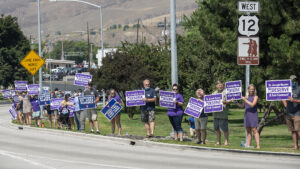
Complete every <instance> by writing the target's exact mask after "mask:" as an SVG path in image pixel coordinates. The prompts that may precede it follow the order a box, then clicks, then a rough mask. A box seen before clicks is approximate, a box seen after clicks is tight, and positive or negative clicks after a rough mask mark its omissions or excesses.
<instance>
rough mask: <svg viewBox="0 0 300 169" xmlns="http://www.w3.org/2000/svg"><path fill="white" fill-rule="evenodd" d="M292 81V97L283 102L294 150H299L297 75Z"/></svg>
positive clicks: (293, 76)
mask: <svg viewBox="0 0 300 169" xmlns="http://www.w3.org/2000/svg"><path fill="white" fill-rule="evenodd" d="M290 79H291V81H292V97H289V98H288V100H283V101H282V102H283V104H284V106H285V107H286V113H287V114H286V124H287V127H288V130H289V131H290V132H292V138H293V142H294V149H295V150H299V146H298V140H299V139H300V86H298V84H297V82H296V79H297V77H296V76H295V75H291V76H290Z"/></svg>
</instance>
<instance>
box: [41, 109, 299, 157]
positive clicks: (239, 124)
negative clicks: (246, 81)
mask: <svg viewBox="0 0 300 169" xmlns="http://www.w3.org/2000/svg"><path fill="white" fill-rule="evenodd" d="M155 113H156V120H155V124H156V125H155V136H168V135H170V132H171V131H172V127H171V124H170V122H169V119H168V116H167V115H166V109H165V108H162V107H156V109H155ZM98 115H99V116H98V121H99V128H100V132H101V135H109V134H111V124H110V121H108V120H107V119H106V118H105V116H103V115H102V113H100V109H99V110H98ZM243 116H244V110H243V109H230V111H229V144H230V145H229V146H215V144H216V134H215V133H214V132H213V117H212V116H209V118H208V125H207V128H208V130H207V143H206V145H199V144H195V141H184V142H179V141H174V140H160V141H159V142H164V143H172V144H182V145H193V146H204V147H216V148H230V149H247V150H248V148H243V147H241V146H240V145H241V141H244V140H245V128H244V125H243ZM262 116H263V113H259V117H262ZM185 118H186V119H188V118H189V117H188V116H186V115H184V117H183V121H184V119H185ZM121 124H122V135H125V134H126V133H128V135H137V136H145V135H146V131H145V127H144V124H143V123H141V121H140V114H139V112H137V113H136V114H135V115H134V117H133V119H132V120H130V119H129V118H128V115H127V114H125V113H124V112H122V114H121ZM45 127H48V122H47V121H45ZM182 127H183V130H184V131H186V133H187V136H189V126H188V124H187V123H182ZM89 131H90V129H89V125H88V122H87V121H86V132H89ZM116 133H117V129H116ZM260 142H261V149H260V150H261V151H275V152H295V153H300V151H295V150H293V142H292V138H291V133H290V132H289V131H288V130H287V127H286V125H276V124H273V125H270V126H266V127H264V129H263V131H262V133H261V136H260ZM222 143H224V137H223V135H222ZM252 146H256V143H255V140H254V138H253V140H252ZM252 150H256V149H252Z"/></svg>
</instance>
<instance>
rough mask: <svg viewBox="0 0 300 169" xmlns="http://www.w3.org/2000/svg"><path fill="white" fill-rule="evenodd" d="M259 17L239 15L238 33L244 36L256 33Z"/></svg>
mask: <svg viewBox="0 0 300 169" xmlns="http://www.w3.org/2000/svg"><path fill="white" fill-rule="evenodd" d="M258 21H259V19H258V18H257V16H240V17H239V27H238V30H239V34H240V35H244V36H248V37H249V36H255V35H257V34H258V31H259V27H258Z"/></svg>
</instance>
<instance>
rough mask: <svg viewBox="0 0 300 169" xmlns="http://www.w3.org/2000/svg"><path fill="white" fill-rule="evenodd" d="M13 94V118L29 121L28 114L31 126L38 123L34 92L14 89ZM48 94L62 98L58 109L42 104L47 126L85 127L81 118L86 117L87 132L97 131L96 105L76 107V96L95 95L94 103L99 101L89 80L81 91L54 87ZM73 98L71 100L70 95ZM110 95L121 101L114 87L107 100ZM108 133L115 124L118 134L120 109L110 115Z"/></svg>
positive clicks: (38, 116)
mask: <svg viewBox="0 0 300 169" xmlns="http://www.w3.org/2000/svg"><path fill="white" fill-rule="evenodd" d="M16 95H17V96H15V97H16V98H13V100H12V102H13V104H14V108H15V110H16V111H17V113H18V114H17V118H16V119H17V120H18V121H19V122H20V123H21V124H25V125H31V123H32V121H31V120H32V118H33V119H34V120H35V126H38V127H41V126H42V124H43V123H41V114H42V112H41V109H40V105H39V100H38V95H28V94H27V92H26V91H25V92H17V93H16ZM50 95H51V98H64V100H63V101H62V103H61V106H60V107H59V108H58V109H55V110H51V106H50V105H49V104H45V105H44V106H43V107H44V111H45V113H47V116H48V124H49V127H50V128H62V127H64V126H66V127H67V128H69V129H72V130H74V129H75V124H76V127H77V130H79V131H85V121H86V119H87V120H88V123H89V127H90V132H91V133H94V132H96V133H97V134H100V131H99V125H98V119H97V117H98V113H97V111H96V108H92V109H86V110H81V109H80V107H79V99H78V97H79V96H90V95H92V96H95V104H96V103H98V102H99V93H98V91H97V90H96V89H95V88H93V85H92V83H89V84H88V87H87V88H86V90H84V91H83V92H82V90H81V89H78V90H77V91H76V90H74V92H73V93H65V92H64V91H60V90H58V89H55V90H54V91H52V92H51V93H50ZM71 98H73V102H71V101H70V99H71ZM111 99H116V100H117V102H119V103H120V104H121V103H122V101H121V99H120V97H119V96H117V95H116V92H115V90H113V89H111V90H110V95H109V97H108V101H110V100H111ZM71 106H73V107H74V111H72V110H71V108H70V107H71ZM111 124H112V133H114V131H115V124H116V125H117V127H118V134H119V135H121V131H122V128H121V123H120V113H119V114H118V115H116V117H115V118H114V119H112V120H111Z"/></svg>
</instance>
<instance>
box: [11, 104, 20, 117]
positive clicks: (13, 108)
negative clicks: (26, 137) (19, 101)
mask: <svg viewBox="0 0 300 169" xmlns="http://www.w3.org/2000/svg"><path fill="white" fill-rule="evenodd" d="M9 113H10V115H11V117H12V118H13V119H16V117H17V115H18V112H17V111H16V108H15V106H14V105H12V106H11V108H10V109H9Z"/></svg>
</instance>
